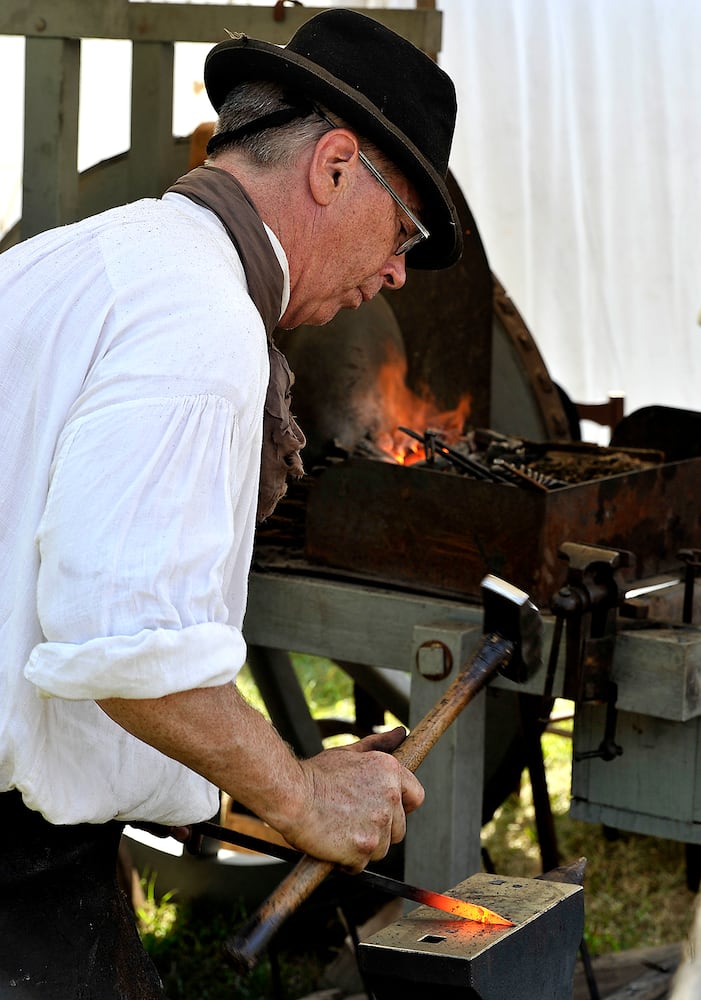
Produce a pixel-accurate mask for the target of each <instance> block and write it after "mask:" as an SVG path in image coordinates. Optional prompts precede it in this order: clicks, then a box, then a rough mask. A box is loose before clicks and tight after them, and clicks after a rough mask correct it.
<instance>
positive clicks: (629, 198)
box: [438, 0, 701, 412]
mask: <svg viewBox="0 0 701 1000" xmlns="http://www.w3.org/2000/svg"><path fill="white" fill-rule="evenodd" d="M438 6H439V8H440V9H441V10H442V11H443V50H442V53H441V55H440V62H441V65H443V66H444V68H445V69H446V70H447V71H448V72H449V73H450V74H451V75H452V76H453V78H454V79H455V81H456V85H457V89H458V99H459V118H458V130H457V137H456V143H455V147H454V155H453V160H452V168H453V172H454V173H455V176H456V177H457V179H458V181H459V183H460V186H461V188H462V190H463V193H464V194H465V196H466V198H467V200H468V202H469V204H470V206H471V208H472V210H473V213H474V215H475V219H476V222H477V226H478V228H479V230H480V233H481V236H482V239H483V241H484V244H485V248H486V251H487V255H488V257H489V260H490V264H491V267H492V270H493V271H494V273H495V274H497V275H498V277H499V278H500V280H501V281H502V283H503V284H504V285H505V287H506V289H507V290H508V292H509V294H510V295H511V297H512V299H513V300H514V302H515V303H516V305H517V306H518V308H519V310H520V312H521V313H522V315H523V316H524V319H525V320H526V322H527V324H528V326H529V329H530V330H531V332H532V333H533V335H534V337H535V339H536V342H537V344H538V347H539V348H540V351H541V354H542V355H543V357H544V359H545V362H546V364H547V366H548V369H549V371H550V374H551V376H552V377H553V378H554V379H555V380H556V381H558V382H559V383H560V384H561V385H562V386H563V387H564V388H565V389H566V390H567V392H568V393H569V394H570V396H572V397H573V398H575V399H578V400H587V401H591V402H595V401H598V400H603V399H604V398H605V395H606V393H607V391H608V390H617V389H620V390H623V391H624V392H625V394H626V412H630V411H631V410H633V409H637V408H639V407H640V406H646V405H650V404H662V405H667V406H678V407H682V408H687V409H701V398H699V397H700V395H701V330H700V329H699V327H698V322H699V319H701V317H700V316H699V309H700V307H701V59H699V42H700V41H701V4H700V3H699V2H698V0H490V2H489V3H484V2H483V0H439V3H438Z"/></svg>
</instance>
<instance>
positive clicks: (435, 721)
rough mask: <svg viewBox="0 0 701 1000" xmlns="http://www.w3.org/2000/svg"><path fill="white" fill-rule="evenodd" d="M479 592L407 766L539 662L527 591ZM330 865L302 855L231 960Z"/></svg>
mask: <svg viewBox="0 0 701 1000" xmlns="http://www.w3.org/2000/svg"><path fill="white" fill-rule="evenodd" d="M481 594H482V603H483V608H484V634H483V636H482V639H481V640H480V642H479V644H478V647H477V650H476V651H475V653H474V654H473V656H472V658H471V659H470V660H469V661H468V663H467V664H466V665H465V666H464V667H463V668H462V669H461V671H460V673H459V674H458V676H457V677H456V678H455V680H454V681H453V683H452V684H451V685H450V687H449V688H448V689H447V690H446V691H445V693H444V695H443V697H442V698H441V699H440V700H439V701H438V702H437V704H436V705H435V706H434V707H433V708H432V709H431V710H430V711H429V712H428V713H427V714H426V715H425V716H424V718H423V719H422V720H421V722H419V723H418V725H417V726H415V727H414V729H412V731H411V732H410V733H409V735H408V736H407V738H406V739H405V740H404V742H403V743H402V744H401V746H399V747H398V748H397V749H396V750H395V752H394V756H395V757H396V758H397V759H398V760H399V761H400V762H401V763H402V764H403V765H404V767H406V768H407V769H408V770H409V771H412V772H413V771H415V770H416V769H417V768H418V767H419V765H420V764H421V762H422V761H423V760H424V758H425V757H426V755H427V754H428V752H429V750H431V749H432V747H433V746H435V744H436V743H437V742H438V740H439V739H440V737H441V736H442V735H443V733H444V732H445V731H446V729H447V728H448V726H449V725H450V724H451V723H452V722H453V721H454V720H455V719H456V718H457V716H458V715H459V714H460V712H461V711H462V710H463V709H464V708H465V706H466V705H468V704H469V702H470V701H472V699H473V698H474V697H475V696H476V695H477V694H478V693H479V692H480V691H481V690H482V689H483V688H484V687H485V685H486V684H487V683H488V682H489V681H490V680H491V679H492V678H493V677H494V676H495V674H496V673H497V672H502V673H503V674H504V675H505V676H506V677H509V678H511V679H512V680H515V681H517V682H523V681H524V680H526V679H527V678H528V677H529V676H531V674H532V673H533V672H534V671H535V670H536V669H537V668H538V667H539V666H540V664H541V650H542V621H541V618H540V615H539V613H538V609H537V608H536V606H535V605H534V604H533V603H532V601H531V600H530V599H529V597H528V594H526V593H524V591H522V590H519V589H518V588H517V587H514V586H512V585H511V584H510V583H507V582H506V581H504V580H500V579H499V578H498V577H495V576H491V575H490V576H487V577H485V578H484V579H483V580H482V584H481ZM333 869H334V865H333V864H332V863H331V862H326V861H319V860H318V859H316V858H311V857H308V856H305V857H303V858H302V860H301V861H300V862H299V863H298V864H297V866H296V867H295V868H294V869H293V870H292V871H291V872H290V873H289V875H288V876H287V877H286V878H285V879H283V881H282V882H281V883H280V885H279V886H278V887H277V889H276V890H275V891H274V892H273V893H272V894H271V895H270V896H269V897H268V899H267V900H266V901H265V902H264V903H263V904H262V905H261V907H260V908H259V909H258V910H257V912H256V913H254V914H253V916H252V917H251V919H250V920H249V921H248V923H247V924H246V925H245V926H244V927H243V928H242V930H241V931H240V932H239V933H238V934H237V935H236V936H234V937H232V938H230V939H229V941H227V942H226V945H225V950H226V954H227V956H228V958H229V959H230V961H231V962H232V964H233V965H234V966H235V967H236V968H238V969H242V970H250V969H252V968H253V967H254V966H255V964H256V962H257V961H258V957H259V955H260V953H261V951H262V950H263V948H264V947H265V946H266V944H267V943H268V941H270V939H271V938H272V937H273V936H274V934H275V933H276V932H277V930H278V928H279V927H280V926H281V925H282V924H283V923H284V921H285V920H286V919H287V918H288V917H289V916H291V914H292V913H293V912H294V911H295V910H296V909H297V908H298V907H299V906H300V904H301V903H302V902H304V900H305V899H307V897H308V896H310V895H311V893H312V892H313V891H314V889H316V888H317V886H319V885H320V884H321V883H322V882H323V881H324V879H325V878H326V876H327V875H329V874H330V873H331V872H332V871H333Z"/></svg>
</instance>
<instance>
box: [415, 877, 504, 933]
mask: <svg viewBox="0 0 701 1000" xmlns="http://www.w3.org/2000/svg"><path fill="white" fill-rule="evenodd" d="M407 889H410V890H413V891H412V894H411V896H410V898H411V899H415V900H416V901H417V902H419V903H424V904H425V905H426V906H432V907H434V909H436V910H443V911H444V912H445V913H450V914H452V915H453V916H454V917H462V918H463V919H464V920H475V921H477V923H480V924H490V925H491V926H494V927H513V926H514V924H513V921H512V920H507V918H506V917H502V916H501V915H500V914H498V913H495V912H494V910H488V909H487V907H486V906H480V905H479V904H478V903H466V902H465V900H464V899H454V898H453V897H452V896H446V895H444V894H443V893H442V892H431V891H430V890H428V889H416V888H415V887H414V886H406V885H405V886H404V895H407V893H406V890H407Z"/></svg>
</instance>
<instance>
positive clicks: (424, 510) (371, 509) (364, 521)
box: [305, 458, 701, 607]
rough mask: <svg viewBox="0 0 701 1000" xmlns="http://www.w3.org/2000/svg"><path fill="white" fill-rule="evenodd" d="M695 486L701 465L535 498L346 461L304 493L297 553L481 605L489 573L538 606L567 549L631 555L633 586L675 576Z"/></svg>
mask: <svg viewBox="0 0 701 1000" xmlns="http://www.w3.org/2000/svg"><path fill="white" fill-rule="evenodd" d="M700 490H701V460H700V459H689V460H687V461H684V462H677V463H671V464H663V465H656V466H653V467H651V468H647V469H643V470H642V471H639V472H632V473H627V474H623V475H615V476H611V477H608V478H603V479H599V480H596V481H593V482H587V483H581V484H579V485H572V486H566V487H562V488H558V489H553V490H549V491H547V492H535V491H531V490H526V489H521V488H519V487H515V486H510V485H507V484H499V483H487V482H479V481H476V480H472V479H468V478H466V477H464V476H459V475H455V474H453V473H449V472H442V471H437V470H432V469H428V468H420V469H419V468H416V467H413V468H412V467H404V466H399V465H393V464H389V463H383V462H377V461H372V460H366V459H355V458H354V459H350V460H348V461H346V462H342V463H339V464H338V465H335V466H331V467H329V468H328V469H326V470H325V471H324V472H323V473H322V474H321V475H320V476H319V478H318V481H317V482H316V483H315V484H314V488H313V490H311V491H310V495H309V500H308V503H307V507H306V528H305V556H306V558H307V560H308V561H309V562H310V563H312V564H316V565H319V566H324V567H327V568H328V569H329V570H336V571H339V570H346V571H350V572H353V573H357V574H361V575H362V576H363V577H365V578H366V579H369V580H376V581H379V582H382V583H394V584H399V585H402V586H406V587H408V588H411V589H416V590H418V591H421V592H425V593H447V594H450V595H452V596H467V597H478V596H479V584H480V581H481V580H482V578H483V577H484V575H485V574H486V573H495V574H496V575H498V576H501V577H504V578H506V579H508V580H510V581H511V582H512V583H514V584H515V585H516V586H518V587H520V588H522V589H523V590H525V591H527V592H528V593H529V594H530V595H531V596H532V597H533V599H534V600H535V601H536V603H538V604H539V605H540V606H541V607H544V606H546V605H548V604H549V602H550V599H551V597H552V595H553V593H554V592H555V591H556V590H557V589H558V588H559V587H560V586H561V585H562V583H563V582H564V580H565V576H566V565H565V563H564V562H563V561H562V560H561V559H560V558H559V557H558V550H559V547H560V546H561V545H562V543H563V542H566V541H574V542H586V543H589V544H592V545H607V546H611V547H613V548H621V549H628V550H630V551H631V552H632V553H633V555H634V561H633V565H632V566H631V568H630V571H629V572H630V578H631V579H642V578H645V577H651V576H654V575H655V574H657V573H663V572H666V571H669V570H670V569H677V568H678V567H679V559H678V552H679V550H680V549H682V548H685V547H693V546H697V545H699V544H701V509H700V508H699V506H698V496H699V492H700Z"/></svg>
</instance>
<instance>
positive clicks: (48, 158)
mask: <svg viewBox="0 0 701 1000" xmlns="http://www.w3.org/2000/svg"><path fill="white" fill-rule="evenodd" d="M79 81H80V42H79V41H78V40H77V39H74V38H27V46H26V66H25V97H24V171H23V186H22V197H23V204H22V228H21V233H22V238H23V239H25V238H26V237H28V236H34V235H35V234H36V233H40V232H43V230H45V229H49V228H51V227H53V226H61V225H64V224H65V223H68V222H74V221H75V220H76V219H77V217H78V98H79Z"/></svg>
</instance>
